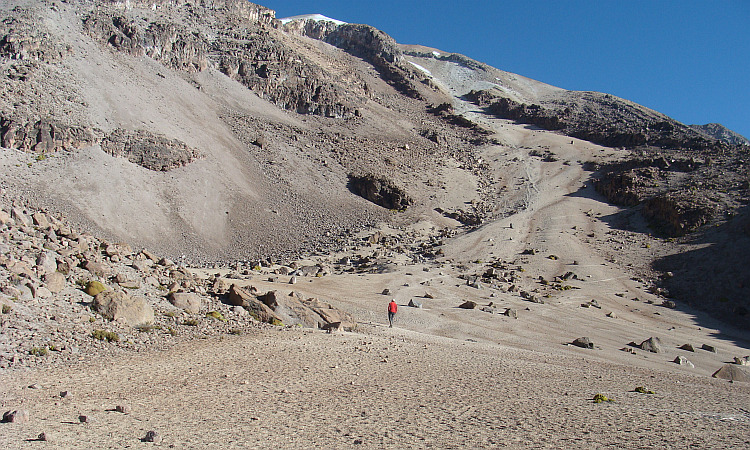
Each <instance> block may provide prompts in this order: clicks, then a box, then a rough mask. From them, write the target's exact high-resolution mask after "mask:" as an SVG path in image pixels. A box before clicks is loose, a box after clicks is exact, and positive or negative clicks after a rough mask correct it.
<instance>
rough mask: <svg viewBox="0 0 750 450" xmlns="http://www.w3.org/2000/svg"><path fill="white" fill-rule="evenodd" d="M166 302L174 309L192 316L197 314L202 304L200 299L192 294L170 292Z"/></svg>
mask: <svg viewBox="0 0 750 450" xmlns="http://www.w3.org/2000/svg"><path fill="white" fill-rule="evenodd" d="M168 300H169V303H171V304H172V305H174V306H175V307H177V308H180V309H183V310H185V311H187V312H190V313H193V314H197V313H199V312H200V311H201V306H202V304H203V301H202V300H201V297H200V296H199V295H198V294H194V293H192V292H172V293H171V294H169V297H168Z"/></svg>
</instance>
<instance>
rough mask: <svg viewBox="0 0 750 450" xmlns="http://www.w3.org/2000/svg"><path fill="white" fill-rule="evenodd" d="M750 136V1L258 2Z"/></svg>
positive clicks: (286, 12) (285, 12)
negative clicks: (376, 30)
mask: <svg viewBox="0 0 750 450" xmlns="http://www.w3.org/2000/svg"><path fill="white" fill-rule="evenodd" d="M258 3H260V4H261V5H263V6H266V7H268V8H271V9H274V10H276V12H277V14H276V16H277V17H279V18H282V17H286V16H292V15H297V14H310V13H319V14H323V15H325V16H328V17H332V18H335V19H339V20H343V21H345V22H350V23H366V24H368V25H372V26H374V27H376V28H379V29H381V30H383V31H385V32H386V33H388V34H389V35H391V36H393V38H394V39H396V41H398V42H399V43H402V44H422V45H426V46H429V47H435V48H439V49H440V50H443V51H447V52H456V53H462V54H464V55H467V56H469V57H471V58H474V59H476V60H479V61H481V62H484V63H486V64H489V65H491V66H494V67H497V68H498V69H502V70H506V71H509V72H514V73H517V74H520V75H524V76H527V77H530V78H533V79H536V80H539V81H543V82H545V83H549V84H552V85H555V86H559V87H562V88H565V89H575V90H591V91H600V92H606V93H610V94H614V95H617V96H619V97H623V98H626V99H628V100H632V101H634V102H637V103H640V104H642V105H645V106H648V107H650V108H653V109H655V110H657V111H660V112H662V113H664V114H667V115H669V116H671V117H673V118H675V119H677V120H679V121H680V122H683V123H686V124H692V123H696V124H704V123H709V122H719V123H721V124H723V125H725V126H726V127H728V128H730V129H732V130H734V131H736V132H738V133H740V134H742V135H744V136H746V137H749V138H750V1H746V0H735V1H721V0H711V1H707V0H703V1H699V0H680V1H677V0H675V1H658V0H657V1H654V0H650V1H643V0H621V1H611V0H598V1H583V0H549V1H540V0H526V1H520V0H513V1H502V0H496V1H492V0H475V1H471V0H467V1H456V0H435V1H424V0H422V1H411V0H401V1H397V0H379V1H357V0H348V1H345V0H318V1H312V0H265V1H264V0H259V1H258Z"/></svg>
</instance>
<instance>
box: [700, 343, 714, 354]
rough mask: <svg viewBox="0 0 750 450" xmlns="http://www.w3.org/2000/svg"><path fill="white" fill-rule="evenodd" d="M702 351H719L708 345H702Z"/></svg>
mask: <svg viewBox="0 0 750 450" xmlns="http://www.w3.org/2000/svg"><path fill="white" fill-rule="evenodd" d="M701 350H705V351H707V352H711V353H718V351H717V350H716V347H714V346H713V345H708V344H703V345H701Z"/></svg>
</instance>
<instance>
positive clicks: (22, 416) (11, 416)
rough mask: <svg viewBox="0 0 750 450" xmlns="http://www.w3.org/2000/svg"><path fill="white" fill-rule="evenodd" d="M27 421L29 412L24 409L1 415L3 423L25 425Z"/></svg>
mask: <svg viewBox="0 0 750 450" xmlns="http://www.w3.org/2000/svg"><path fill="white" fill-rule="evenodd" d="M28 421H29V412H28V411H27V410H25V409H18V410H15V411H7V412H5V413H4V414H3V422H5V423H26V422H28Z"/></svg>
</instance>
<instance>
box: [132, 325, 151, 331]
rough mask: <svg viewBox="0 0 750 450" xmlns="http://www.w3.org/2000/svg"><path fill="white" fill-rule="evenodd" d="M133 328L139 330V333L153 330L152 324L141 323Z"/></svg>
mask: <svg viewBox="0 0 750 450" xmlns="http://www.w3.org/2000/svg"><path fill="white" fill-rule="evenodd" d="M135 329H136V330H138V331H140V332H141V333H150V332H152V331H154V326H153V325H151V324H143V325H138V326H137V327H135Z"/></svg>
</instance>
